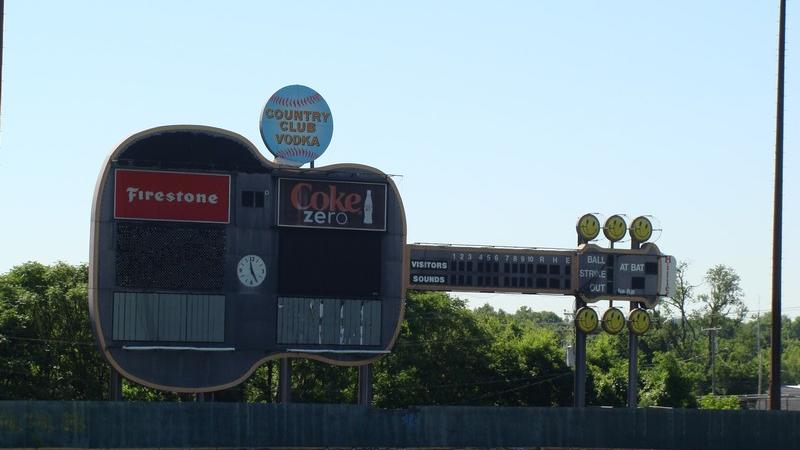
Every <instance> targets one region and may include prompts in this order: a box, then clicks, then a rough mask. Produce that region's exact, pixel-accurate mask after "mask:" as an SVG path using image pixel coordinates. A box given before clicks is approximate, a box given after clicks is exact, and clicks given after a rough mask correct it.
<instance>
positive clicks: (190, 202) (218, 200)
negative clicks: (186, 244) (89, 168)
mask: <svg viewBox="0 0 800 450" xmlns="http://www.w3.org/2000/svg"><path fill="white" fill-rule="evenodd" d="M230 184H231V177H230V175H217V174H209V173H189V172H159V171H152V170H125V169H117V170H116V172H115V182H114V218H115V219H140V220H169V221H176V222H216V223H228V222H230V207H229V202H228V198H229V197H230Z"/></svg>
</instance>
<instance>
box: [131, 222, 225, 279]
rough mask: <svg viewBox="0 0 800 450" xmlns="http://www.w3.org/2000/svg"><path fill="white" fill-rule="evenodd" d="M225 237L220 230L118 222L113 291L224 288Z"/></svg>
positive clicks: (222, 229) (210, 226)
mask: <svg viewBox="0 0 800 450" xmlns="http://www.w3.org/2000/svg"><path fill="white" fill-rule="evenodd" d="M225 236H226V235H225V228H224V227H221V226H213V225H184V224H181V225H174V224H155V223H153V224H151V223H147V224H140V223H131V222H118V223H117V239H116V247H117V248H116V250H117V251H116V275H117V278H116V282H117V286H118V287H124V288H143V289H173V290H219V289H222V287H223V281H224V278H225V265H224V262H225Z"/></svg>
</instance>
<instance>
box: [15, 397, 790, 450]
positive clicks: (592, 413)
mask: <svg viewBox="0 0 800 450" xmlns="http://www.w3.org/2000/svg"><path fill="white" fill-rule="evenodd" d="M0 446H2V447H27V448H30V447H78V448H97V447H103V448H115V447H116V448H125V447H127V448H143V447H283V448H286V447H306V448H308V447H339V448H351V447H406V448H408V447H439V448H441V447H459V448H463V447H483V448H493V447H539V446H547V447H601V448H609V447H614V448H673V449H684V448H703V449H728V450H730V449H752V448H774V449H791V448H800V413H797V412H784V411H703V410H680V409H675V410H672V409H636V410H629V409H599V408H585V409H574V408H490V407H420V408H414V409H407V410H382V409H368V408H362V407H358V406H353V405H312V404H290V405H275V404H244V403H241V404H236V403H131V402H0Z"/></svg>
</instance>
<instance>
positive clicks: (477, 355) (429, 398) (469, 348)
mask: <svg viewBox="0 0 800 450" xmlns="http://www.w3.org/2000/svg"><path fill="white" fill-rule="evenodd" d="M491 344H492V336H491V335H490V334H489V333H488V332H487V331H486V329H484V328H483V327H481V326H480V325H479V323H478V322H477V320H476V319H475V315H474V313H473V312H472V311H470V310H469V309H468V308H467V307H466V303H465V302H464V301H463V300H460V299H451V298H450V297H448V296H447V295H446V294H443V293H432V292H409V295H408V299H407V301H406V309H405V318H404V320H403V323H402V326H401V331H400V335H399V337H398V339H397V342H396V344H395V347H394V350H393V351H392V353H391V354H389V355H387V356H385V357H383V358H381V359H380V360H378V361H377V362H376V363H375V377H374V379H375V381H374V392H375V403H376V405H377V406H381V407H390V408H396V407H406V406H410V405H444V404H464V405H476V404H483V403H485V402H486V398H487V397H486V394H487V390H491V389H492V386H491V384H489V383H490V382H491V381H493V379H494V374H493V373H492V370H491V368H490V360H489V358H487V357H486V355H487V354H488V350H489V349H490V348H491Z"/></svg>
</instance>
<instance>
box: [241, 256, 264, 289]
mask: <svg viewBox="0 0 800 450" xmlns="http://www.w3.org/2000/svg"><path fill="white" fill-rule="evenodd" d="M236 276H237V277H239V282H240V283H242V284H243V285H245V286H247V287H256V286H258V285H259V284H261V283H262V282H263V281H264V279H265V278H266V277H267V265H266V264H264V260H263V259H261V257H260V256H258V255H245V256H243V257H242V259H240V260H239V264H237V265H236Z"/></svg>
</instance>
